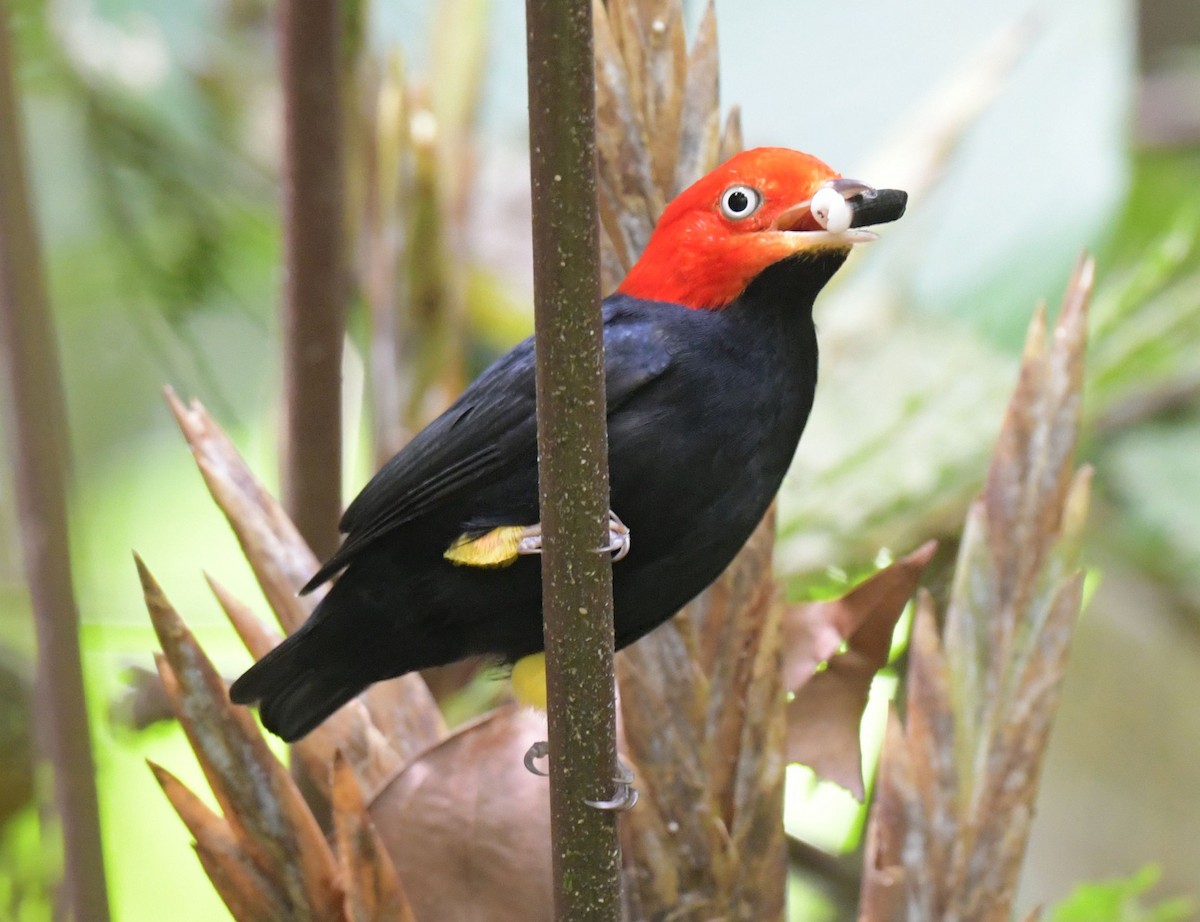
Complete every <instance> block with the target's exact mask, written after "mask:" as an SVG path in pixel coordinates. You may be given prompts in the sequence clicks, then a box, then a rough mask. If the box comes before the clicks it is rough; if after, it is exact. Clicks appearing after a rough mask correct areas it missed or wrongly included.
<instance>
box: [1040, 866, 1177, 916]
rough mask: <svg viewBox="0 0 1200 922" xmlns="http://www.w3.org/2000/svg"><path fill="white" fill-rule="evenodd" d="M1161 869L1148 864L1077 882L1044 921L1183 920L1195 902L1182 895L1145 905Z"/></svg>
mask: <svg viewBox="0 0 1200 922" xmlns="http://www.w3.org/2000/svg"><path fill="white" fill-rule="evenodd" d="M1160 876H1161V872H1160V871H1159V869H1158V868H1157V867H1156V866H1155V865H1152V864H1148V865H1146V866H1145V867H1143V868H1142V869H1141V870H1140V871H1136V872H1135V873H1134V874H1133V875H1132V876H1130V877H1128V878H1125V879H1121V880H1108V881H1101V882H1099V883H1090V884H1080V885H1079V886H1078V887H1076V888H1075V892H1074V893H1072V894H1071V895H1070V896H1069V897H1067V898H1066V899H1065V900H1063V901H1062V902H1061V903H1059V904H1058V905H1057V906H1055V907H1053V909H1051V911H1050V914H1049V915H1048V916H1047V922H1184V920H1186V919H1191V918H1193V912H1194V911H1195V906H1194V905H1193V904H1192V902H1191V900H1189V899H1187V898H1185V897H1175V898H1173V899H1167V900H1163V901H1161V902H1158V903H1155V904H1153V905H1146V903H1145V902H1143V899H1142V897H1144V896H1145V894H1146V891H1148V890H1150V889H1151V888H1152V887H1153V886H1154V885H1155V884H1156V883H1157V882H1158V879H1159V877H1160Z"/></svg>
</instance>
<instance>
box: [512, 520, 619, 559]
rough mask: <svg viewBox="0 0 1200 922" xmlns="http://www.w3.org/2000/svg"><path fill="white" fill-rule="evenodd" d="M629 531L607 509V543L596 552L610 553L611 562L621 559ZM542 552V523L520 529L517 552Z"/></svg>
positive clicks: (523, 553)
mask: <svg viewBox="0 0 1200 922" xmlns="http://www.w3.org/2000/svg"><path fill="white" fill-rule="evenodd" d="M629 548H630V533H629V526H628V525H626V524H625V523H624V522H622V521H621V519H620V518H619V517H618V516H617V514H616V513H615V512H613V511H612V510H611V509H610V510H608V543H607V544H606V545H604V547H598V548H596V553H597V554H612V555H613V562H614V563H615V562H616V561H618V560H621V559H623V558H624V557H625V555H626V554H628V553H629ZM541 552H542V525H541V523H540V522H538V523H537V524H536V525H529V526H527V527H525V528H524V529H522V531H521V538H520V540H519V541H518V542H517V553H518V554H522V555H526V554H540V553H541Z"/></svg>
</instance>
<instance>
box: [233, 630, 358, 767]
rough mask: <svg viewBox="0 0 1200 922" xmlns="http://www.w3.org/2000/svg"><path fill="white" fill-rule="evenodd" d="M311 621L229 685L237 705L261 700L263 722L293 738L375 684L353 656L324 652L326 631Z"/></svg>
mask: <svg viewBox="0 0 1200 922" xmlns="http://www.w3.org/2000/svg"><path fill="white" fill-rule="evenodd" d="M311 626H312V625H311V622H310V624H308V625H305V626H304V627H302V628H301V629H300V630H299V631H297V632H296V633H295V634H292V635H291V636H290V637H288V638H287V639H286V640H284V641H283V643H281V644H280V645H279V646H277V647H276V648H275V649H274V650H272V651H271V652H270V653H268V654H267V655H266V656H264V657H263V658H262V659H260V660H259V661H258V662H257V663H255V664H254V665H253V666H251V667H250V668H249V669H248V670H247V671H246V672H245V674H243V675H242V676H241V677H240V678H239V679H238V680H237V681H236V682H234V683H233V685H232V686H231V687H230V689H229V698H230V700H231V701H233V702H234V703H235V704H254V703H255V702H259V711H258V712H259V716H260V717H261V718H262V722H263V726H264V727H266V728H267V729H268V730H270V731H271V732H272V733H274V734H276V735H277V736H279V737H281V738H283V739H284V740H285V741H287V742H289V743H291V742H294V741H295V740H298V739H299V738H300V737H302V736H304V735H305V734H307V733H308V732H309V731H310V730H312V729H313V728H314V727H316V726H317V724H319V723H321V721H323V720H324V719H325V718H326V717H328V716H329V715H330V714H332V713H333V712H334V711H336V710H337V709H338V708H340V707H341V706H342V705H343V704H345V703H346V702H347V701H349V700H350V699H351V698H353V697H354V696H355V695H357V694H358V693H359V692H360V691H362V690H363V689H364V688H366V686H367V685H369V684H370V680H369V679H367V678H365V677H364V676H363V675H362V673H361V671H358V670H356V669H355V668H354V662H353V660H347V658H344V657H329V656H322V655H321V653H322V649H321V648H322V646H323V643H322V639H321V637H320V634H321V632H320V631H319V630H316V631H314V630H312V629H311ZM356 672H357V674H356Z"/></svg>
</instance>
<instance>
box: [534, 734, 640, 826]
mask: <svg viewBox="0 0 1200 922" xmlns="http://www.w3.org/2000/svg"><path fill="white" fill-rule="evenodd" d="M548 755H550V744H549V743H548V742H547V741H546V740H538V741H537V742H536V743H534V744H533V745H532V746H530V747H529V749H527V750H526V751H525V758H524V762H525V769H526V771H528V772H530V773H531V774H534V775H538V776H539V777H542V778H545V777H547V776H548V775H549V774H550V773H549V772H546V771H542V769H541V768H539V767H538V766H537V764H536V763H537V762H538V760H539V759H544V758H546V757H547V756H548ZM613 784H615V785H616V791H615V792H614V793H613V796H612V797H610V798H608V799H607V800H585V801H584V803H585V804H587V805H588V806H589V807H594V808H595V809H597V810H612V811H614V812H617V813H622V812H624V811H625V810H632V809H633V806H634V804H636V803H637V802H638V790H637V788H635V787H634V786H633V771H632V769H630V768H629V766H628V765H626V764H625V763H624V762H622V761H620V760H619V759H618V760H617V776H616V777H615V778H613Z"/></svg>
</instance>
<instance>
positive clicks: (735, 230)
mask: <svg viewBox="0 0 1200 922" xmlns="http://www.w3.org/2000/svg"><path fill="white" fill-rule="evenodd" d="M840 177H841V174H839V173H837V172H835V171H834V170H832V169H830V168H829V167H828V166H826V165H825V164H824V163H822V162H821V161H820V160H818V159H817V158H816V157H810V156H809V155H808V154H802V153H800V152H799V151H794V150H788V149H786V148H782V147H759V148H755V149H754V150H748V151H743V152H742V153H740V154H738V155H737V156H735V157H733V158H732V159H731V160H728V161H727V162H725V163H723V164H722V165H721V166H719V167H717V168H716V169H715V170H713V171H712V172H711V173H709V174H708V175H707V176H705V177H704V178H702V179H700V180H698V181H696V182H695V183H693V184H692V185H691V186H689V187H688V188H687V189H685V190H684V191H683V192H681V193H680V194H679V195H678V196H677V197H676V198H675V200H674V201H672V202H671V204H669V205H668V206H667V207H666V209H665V210H664V211H663V213H662V217H660V218H659V219H658V224H657V226H656V227H655V228H654V233H653V234H652V235H651V237H650V241H649V242H648V243H647V244H646V249H645V251H644V252H643V253H642V256H641V258H640V259H639V260H638V261H637V263H636V264H635V265H634V266H633V268H632V269H630V270H629V274H628V275H627V276H626V277H625V281H623V282H622V283H621V285H620V287H619V288H618V289H617V291H618V292H620V293H621V294H627V295H631V296H633V297H638V298H645V299H648V300H654V301H670V302H673V303H676V304H683V305H686V306H688V307H693V308H720V307H725V306H726V305H728V304H729V303H730V302H732V301H733V300H734V299H736V298H737V297H738V295H740V294H741V293H742V292H743V291H744V290H745V288H746V286H747V285H749V284H750V282H751V281H752V280H753V279H754V277H755V276H757V275H758V274H759V273H760V272H762V271H763V270H764V269H766V268H767V267H768V266H770V265H772V264H773V263H777V262H779V261H780V260H781V259H785V258H787V257H788V256H792V255H794V254H796V253H800V252H804V251H806V250H807V251H811V250H814V249H829V248H840V249H849V247H850V246H851V245H852V244H854V243H857V242H860V241H863V240H869V239H874V236H875V235H874V234H871V233H870V232H869V231H861V230H851V229H842V230H840V231H837V230H836V229H835V227H834V225H833V224H832V223H830V222H829V221H828V220H823V221H818V220H817V218H815V217H814V216H813V212H812V210H811V209H810V207H809V206H810V204H811V202H812V199H813V196H814V195H815V194H816V193H817V192H819V191H820V190H821V189H822V188H824V187H827V186H829V185H830V184H831V183H833V181H834V180H840ZM834 185H835V187H838V186H840V187H843V189H844V192H843V194H844V195H846V196H847V197H848V196H850V195H853V194H856V193H858V192H862V191H863V190H868V189H869V187H868V186H865V185H863V184H861V183H856V182H852V181H849V180H840V182H838V183H836V184H834ZM839 191H842V190H839ZM825 194H826V195H828V193H825ZM897 217H898V215H897ZM826 226H828V227H829V230H826V229H825V227H826Z"/></svg>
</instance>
